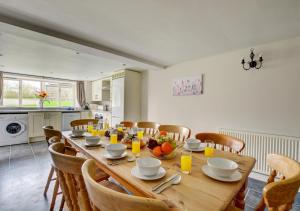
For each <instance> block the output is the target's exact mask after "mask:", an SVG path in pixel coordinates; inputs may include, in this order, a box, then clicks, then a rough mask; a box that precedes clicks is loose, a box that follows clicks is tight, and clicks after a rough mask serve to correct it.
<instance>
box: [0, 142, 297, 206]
mask: <svg viewBox="0 0 300 211" xmlns="http://www.w3.org/2000/svg"><path fill="white" fill-rule="evenodd" d="M50 159H51V158H50V155H49V153H48V151H47V144H46V142H39V143H34V144H22V145H14V146H5V147H0V207H1V211H18V210H23V211H30V210H36V211H44V210H45V211H46V210H49V204H50V201H51V193H52V187H53V186H52V185H51V186H50V189H49V192H48V198H44V196H43V190H44V186H45V183H46V179H47V176H48V173H49V167H50V162H51V160H50ZM262 187H263V183H262V182H260V181H257V180H253V179H249V183H248V189H247V195H246V209H245V210H247V211H250V210H253V207H254V206H255V205H256V204H257V203H258V201H259V198H260V196H261V191H262ZM59 202H60V196H59V197H58V203H57V206H56V207H57V209H56V210H58V206H59ZM293 210H294V211H296V210H298V211H299V210H300V194H298V196H297V199H296V202H295V204H294V209H293Z"/></svg>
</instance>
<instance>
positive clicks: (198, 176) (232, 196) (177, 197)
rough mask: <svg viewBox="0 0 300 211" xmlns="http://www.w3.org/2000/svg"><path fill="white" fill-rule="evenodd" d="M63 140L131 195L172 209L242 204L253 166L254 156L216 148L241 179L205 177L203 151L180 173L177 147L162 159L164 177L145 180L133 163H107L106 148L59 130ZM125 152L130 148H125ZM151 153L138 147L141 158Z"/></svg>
mask: <svg viewBox="0 0 300 211" xmlns="http://www.w3.org/2000/svg"><path fill="white" fill-rule="evenodd" d="M62 134H63V137H64V139H65V142H66V143H68V144H70V145H72V146H73V147H75V148H76V149H77V150H79V151H80V152H81V153H83V154H84V155H85V156H86V157H87V158H90V159H93V160H95V161H96V164H97V166H98V167H99V168H100V169H102V170H103V171H104V172H106V173H107V174H109V175H110V176H111V177H112V178H114V179H115V180H116V181H118V182H119V183H120V184H121V185H122V186H124V187H125V188H126V189H127V190H129V191H130V192H131V193H132V194H133V195H136V196H143V197H149V198H157V199H161V200H163V201H165V202H166V203H167V204H168V205H169V206H171V207H173V208H174V210H187V211H194V210H195V211H202V210H203V211H210V210H226V209H227V207H228V206H229V205H230V204H232V203H234V204H235V205H236V206H237V207H240V208H243V207H244V205H245V201H244V198H245V189H246V185H247V179H248V176H249V174H250V172H251V170H252V168H253V167H254V164H255V159H254V158H253V157H249V156H241V155H238V154H234V153H230V152H225V151H219V150H215V152H214V157H222V158H227V159H231V160H233V161H235V162H237V163H238V164H239V167H240V172H241V174H242V179H241V180H239V181H237V182H221V181H217V180H214V179H212V178H210V177H208V176H206V175H205V174H204V173H203V171H202V169H201V167H202V166H203V165H205V164H206V163H207V158H206V157H205V156H204V153H203V152H200V153H199V152H197V153H196V152H195V153H192V172H191V174H188V175H187V174H183V173H181V172H180V151H181V150H184V149H183V148H180V149H177V155H176V157H175V158H173V159H170V160H162V167H163V168H165V170H166V175H165V176H164V178H161V179H158V180H154V181H145V180H141V179H138V178H136V177H134V176H132V175H131V169H132V168H133V167H134V166H135V165H136V164H135V162H127V160H126V158H123V159H124V162H121V163H120V164H119V165H110V162H109V161H108V160H107V159H106V158H105V157H104V153H105V152H106V151H105V148H103V147H86V146H85V145H84V144H85V140H84V138H71V137H70V134H71V131H63V132H62ZM101 142H102V143H103V144H104V145H105V144H108V143H109V140H108V138H106V137H103V138H102V139H101ZM127 151H128V154H131V151H130V150H129V149H128V150H127ZM149 156H152V154H151V152H150V151H149V150H148V149H147V147H144V148H143V149H141V153H140V157H149ZM175 173H177V174H178V173H180V174H181V177H182V179H181V182H180V184H178V185H173V186H171V187H170V188H168V189H166V190H164V191H163V192H162V193H160V194H156V193H154V192H153V191H152V187H153V186H155V185H157V184H159V183H161V182H162V181H164V180H165V179H166V178H168V177H170V176H172V175H174V174H175Z"/></svg>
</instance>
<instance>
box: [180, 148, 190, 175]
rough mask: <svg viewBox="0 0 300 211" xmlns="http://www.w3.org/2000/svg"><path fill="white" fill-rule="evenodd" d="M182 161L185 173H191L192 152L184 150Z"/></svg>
mask: <svg viewBox="0 0 300 211" xmlns="http://www.w3.org/2000/svg"><path fill="white" fill-rule="evenodd" d="M180 161H181V163H180V166H181V172H182V173H184V174H190V173H191V172H192V152H191V151H182V152H181V159H180Z"/></svg>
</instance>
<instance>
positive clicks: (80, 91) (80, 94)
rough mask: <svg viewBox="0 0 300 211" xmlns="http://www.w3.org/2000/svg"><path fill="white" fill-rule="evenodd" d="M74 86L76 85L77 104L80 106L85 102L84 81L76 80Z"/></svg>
mask: <svg viewBox="0 0 300 211" xmlns="http://www.w3.org/2000/svg"><path fill="white" fill-rule="evenodd" d="M76 86H77V101H78V104H79V105H80V106H81V108H82V107H84V106H85V104H86V99H85V90H84V82H83V81H77V83H76Z"/></svg>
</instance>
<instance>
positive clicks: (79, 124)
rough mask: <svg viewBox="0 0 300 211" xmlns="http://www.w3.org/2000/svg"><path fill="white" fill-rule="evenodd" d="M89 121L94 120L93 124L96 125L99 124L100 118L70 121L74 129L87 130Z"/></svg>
mask: <svg viewBox="0 0 300 211" xmlns="http://www.w3.org/2000/svg"><path fill="white" fill-rule="evenodd" d="M89 122H92V123H93V125H96V124H98V119H76V120H73V121H72V122H70V125H71V127H72V128H73V129H82V130H87V126H88V124H89Z"/></svg>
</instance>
